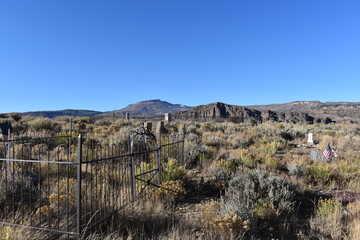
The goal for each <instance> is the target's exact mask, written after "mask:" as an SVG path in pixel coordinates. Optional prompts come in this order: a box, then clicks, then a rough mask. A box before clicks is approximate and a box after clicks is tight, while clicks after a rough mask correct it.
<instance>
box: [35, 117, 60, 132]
mask: <svg viewBox="0 0 360 240" xmlns="http://www.w3.org/2000/svg"><path fill="white" fill-rule="evenodd" d="M29 125H30V127H31V128H32V129H33V130H34V131H41V130H50V131H51V130H54V127H55V124H54V123H53V122H52V121H51V120H50V119H48V118H36V119H35V120H34V121H31V122H30V123H29Z"/></svg>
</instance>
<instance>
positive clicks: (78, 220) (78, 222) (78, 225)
mask: <svg viewBox="0 0 360 240" xmlns="http://www.w3.org/2000/svg"><path fill="white" fill-rule="evenodd" d="M81 168H82V135H81V134H79V138H78V161H77V193H76V208H77V209H76V211H77V212H76V228H77V233H78V238H79V239H81V233H82V221H81V180H82V176H81Z"/></svg>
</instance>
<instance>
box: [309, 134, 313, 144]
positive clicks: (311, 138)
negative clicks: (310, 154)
mask: <svg viewBox="0 0 360 240" xmlns="http://www.w3.org/2000/svg"><path fill="white" fill-rule="evenodd" d="M307 142H308V143H311V144H313V143H314V141H313V134H312V133H309V134H308V140H307Z"/></svg>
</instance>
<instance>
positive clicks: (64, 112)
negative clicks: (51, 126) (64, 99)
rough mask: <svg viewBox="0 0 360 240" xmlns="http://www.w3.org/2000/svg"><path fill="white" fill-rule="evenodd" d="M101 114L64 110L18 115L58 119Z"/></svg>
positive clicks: (97, 112)
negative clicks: (60, 117)
mask: <svg viewBox="0 0 360 240" xmlns="http://www.w3.org/2000/svg"><path fill="white" fill-rule="evenodd" d="M101 113H102V112H99V111H91V110H74V109H66V110H59V111H35V112H23V113H20V115H22V116H35V117H47V118H55V117H59V116H72V117H75V116H76V117H93V116H95V115H98V114H101Z"/></svg>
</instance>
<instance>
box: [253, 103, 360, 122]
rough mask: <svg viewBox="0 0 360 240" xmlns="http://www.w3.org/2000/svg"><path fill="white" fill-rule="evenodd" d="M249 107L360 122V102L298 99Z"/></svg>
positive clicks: (339, 120)
mask: <svg viewBox="0 0 360 240" xmlns="http://www.w3.org/2000/svg"><path fill="white" fill-rule="evenodd" d="M248 107H249V108H253V109H257V110H270V111H278V112H285V113H287V112H293V111H296V112H304V113H307V114H309V115H312V116H313V117H315V118H320V119H324V118H331V119H332V120H334V121H336V122H349V123H358V122H360V102H319V101H296V102H291V103H283V104H269V105H253V106H248Z"/></svg>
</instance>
